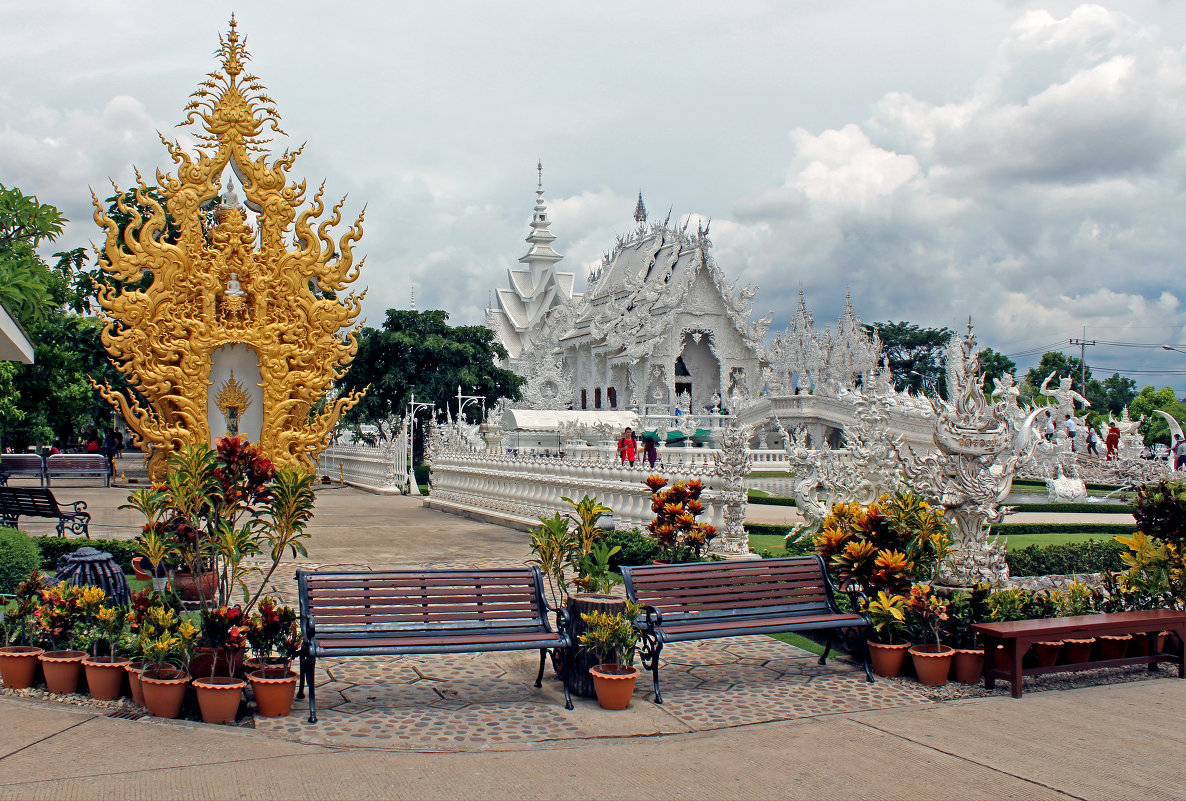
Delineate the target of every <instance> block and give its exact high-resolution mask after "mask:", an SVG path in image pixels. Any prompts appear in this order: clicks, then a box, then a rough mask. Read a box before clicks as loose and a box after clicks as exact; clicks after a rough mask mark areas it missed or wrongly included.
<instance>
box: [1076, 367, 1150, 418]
mask: <svg viewBox="0 0 1186 801" xmlns="http://www.w3.org/2000/svg"><path fill="white" fill-rule="evenodd" d="M1084 394H1085V395H1086V396H1087V399H1088V400H1089V401H1091V410H1092V411H1093V412H1095V413H1097V414H1100V415H1103V417H1105V418H1107V416H1108V413H1109V412H1111V413H1112V414H1115V415H1119V414H1120V413H1121V412H1122V411H1123V410H1124V407H1125V406H1128V405H1129V404H1130V403H1132V401H1133V398H1135V397H1136V396H1137V382H1136V381H1134V380H1132V379H1131V378H1128V377H1127V376H1122V375H1120V374H1119V373H1113V374H1112V375H1111V377H1109V378H1105V379H1104V380H1103V381H1100V380H1099V379H1095V378H1092V379H1089V380H1088V381H1087V392H1085V393H1084Z"/></svg>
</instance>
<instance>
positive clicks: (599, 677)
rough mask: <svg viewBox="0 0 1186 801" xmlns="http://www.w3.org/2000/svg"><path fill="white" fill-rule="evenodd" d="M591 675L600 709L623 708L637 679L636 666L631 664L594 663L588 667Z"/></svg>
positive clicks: (632, 694)
mask: <svg viewBox="0 0 1186 801" xmlns="http://www.w3.org/2000/svg"><path fill="white" fill-rule="evenodd" d="M589 675H590V676H592V677H593V690H594V691H595V692H596V693H597V703H599V704H600V705H601V708H602V709H625V708H626V707H628V706H630V699H631V698H632V697H633V696H634V684H635V682H637V681H638V668H636V667H634V666H633V665H630V666H626V665H614V664H607V665H594V666H593V667H591V668H589Z"/></svg>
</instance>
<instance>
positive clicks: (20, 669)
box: [0, 645, 45, 690]
mask: <svg viewBox="0 0 1186 801" xmlns="http://www.w3.org/2000/svg"><path fill="white" fill-rule="evenodd" d="M43 653H45V652H44V651H42V650H41V649H40V648H34V647H33V646H30V645H9V646H7V647H5V648H0V679H3V681H4V686H5V687H7V688H8V689H10V690H24V689H25V688H27V687H32V686H33V679H34V677H35V676H36V675H37V657H39V656H41V654H43Z"/></svg>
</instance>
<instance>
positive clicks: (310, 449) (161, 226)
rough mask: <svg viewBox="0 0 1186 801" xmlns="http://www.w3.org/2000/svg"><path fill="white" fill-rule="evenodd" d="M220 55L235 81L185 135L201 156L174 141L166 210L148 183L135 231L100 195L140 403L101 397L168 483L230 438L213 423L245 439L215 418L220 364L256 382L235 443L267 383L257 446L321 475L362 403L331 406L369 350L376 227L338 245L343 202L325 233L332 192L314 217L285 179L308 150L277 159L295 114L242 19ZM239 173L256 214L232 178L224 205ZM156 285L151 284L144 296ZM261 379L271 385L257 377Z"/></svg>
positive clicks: (131, 210) (201, 107)
mask: <svg viewBox="0 0 1186 801" xmlns="http://www.w3.org/2000/svg"><path fill="white" fill-rule="evenodd" d="M219 42H220V47H219V49H218V50H217V51H216V56H217V57H218V58H219V59H220V60H221V68H220V69H219V70H216V71H215V72H212V73H210V74H209V77H208V80H205V81H203V82H202V83H201V84H200V85H199V87H198V89H197V91H195V92H194V93H193V95H191V102H190V103H189V105H188V106H186V109H185V111H186V119H185V121H184V122H182V123H181V124H180V125H179V126H178V127H181V126H185V125H193V127H192V128H191V133H192V134H193V135H194V136H195V138H196V139H197V140H198V142H199V143H200V144H199V145H198V148H197V152H196V154H195V155H191V154H190V153H188V152H186V151H185V150H183V149H182V147H181V145H180V144H179V143H177V142H176V141H174V142H170V141H168V140H166V139H165V138H164V137H163V136H162V137H161V141H162V142H163V143H164V145H165V147H166V148H167V149H168V151H169V154H170V156H172V158H173V161H174V163H175V165H176V167H177V174H176V176H174V175H172V174H165V173H162V172H161V171H159V170H158V172H157V184H158V185H159V187H160V190H161V194H162V195H163V196H164V198H165V203H164V207H162V205H161V204H160V203H158V202H157V201H156V200H154V199H153V197H152V196H151V195H150V194H149V193H148V189H149V187H148V186H147V185H146V184H145V182H144V180H143V178H142V177H141V176H140V173H139V172H137V173H136V182H137V188H136V191H135V195H136V201H137V203H138V204H139V205H140V206H141V207H142V208H144V209H148V212H147V213H146V214H141V213H140V211H139V210H138V209H137V208H136V207H135V206H134V205H132V204H130V203H125V202H124V201H123V200H122V198H121V199H120V200H118V201H117V207H118V209H119V211H120V212H121V213H122V214H124V215H127V216H128V217H130V220H131V221H130V222H129V223H128V224H127V225H126V227H125V229H124V231H123V232H122V233H121V231H120V227H119V224H118V223H117V222H116V221H115V220H113V219H112V218H111V216H109V215H108V214H107V213H106V212H105V210H104V208H103V206H102V205H101V204H100V202H99V199H98V197H97V196H96V195H95V194H94V193H93V192H92V193H91V197H92V200H93V202H94V205H95V222H96V223H98V224H99V225H100V226H102V227H103V228H105V229H106V243H105V246H104V248H103V251H102V261H103V262H104V263H103V269H104V270H105V271H106V273H107V274H108V275H109V276H110V277H111V278H113V279H115V280H114V281H113V282H111V283H112V285H111V286H103V287H101V288H100V291H99V294H98V301H99V305H100V307H101V310H102V311H101V313H102V315H103V317H104V318H106V326H105V327H104V330H103V345H104V347H106V349H107V351H108V353H109V354H110V355H111V357H112V359H113V361H114V362H115V363H116V366H117V367H118V368H119V369H120V370H121V371H122V372H123V373H124V374H126V375H127V376H128V380H129V383H130V384H131V386H132V387H133V389H134V390H135V393H130V394H129V395H123V394H121V393H118V392H115V391H113V390H112V389H111V388H110V387H107V386H100V387H99V391H100V392H101V393H102V395H103V397H104V398H106V399H107V400H108V402H110V403H112V404H114V405H115V406H116V407H117V408H118V409H119V410H120V412H122V413H123V416H124V419H125V420H126V421H127V424H128V428H129V429H130V430H131V433H132V437H133V440H134V441H135V442H136V444H137V445H138V446H141V447H147V448H148V449H149V450H150V458H149V471H150V474H151V475H152V476H153V477H154V478H159V477H160V476H161V474H162V473H163V469H164V462H165V458H166V457H167V455H168V454H169V453H170V452H171V451H173V450H175V449H177V448H178V447H180V446H181V445H183V444H185V443H191V442H210V441H211V439H212V436H214V435H216V434H217V433H220V432H217V431H215V432H212V421H214V424H215V428H218V427H222V426H223V425H224V424H225V426H226V429H227V432H228V433H230V427H231V426H230V420H229V419H228V420H226V421H225V423H224V421H223V418H221V417H218V416H216V415H212V414H211V406H212V403H213V404H215V406H216V407H217V405H219V404H218V400H217V399H212V397H211V396H212V394H214V392H215V391H216V390H215V389H213V382H212V380H211V372H212V367H213V366H214V365H215V363H216V362H218V363H220V364H221V363H222V361H220V360H225V362H226V363H227V364H230V365H231V367H232V370H233V369H238V370H239V371H240V378H241V379H245V380H243V381H242V382H240V381H238V380H235V381H234V386H235V389H236V391H237V392H238V393H240V395H241V397H238V398H236V400H237V401H239V403H238V404H231V403H228V404H226V406H227V407H228V408H231V407H233V408H235V410H236V411H235V420H234V427H235V428H236V429H238V428H239V427H240V421H241V420H242V413H243V412H244V411H245V410H246V409H247V408H248V406H249V405H250V404H251V396H250V394H249V393H250V392H251V391H253V385H256V386H257V387H258V388H259V391H260V393H262V394H261V395H257V398H258V400H259V403H260V407H259V408H260V409H261V413H262V416H263V423H262V426H261V428H260V430H259V431H258V432H255V431H245V432H243V433H244V434H245V435H247V436H248V438H249V439H252V440H253V441H256V442H258V444H259V445H260V446H261V447H262V448H263V450H264V451H265V453H267V455H268V456H269V457H270V458H271V459H272V460H273V461H274V462H276V463H277V464H278V465H282V464H292V465H304V466H306V467H309V468H312V467H313V464H314V461H313V460H314V459H315V458H316V456H317V455H318V454H319V453H320V452H321V450H322V449H323V448H324V447H325V443H326V437H327V434H328V433H329V431H330V430H331V429H332V428H333V427H334V425H335V424H336V423H337V421H338V418H339V417H340V415H341V414H342V413H343V412H345V411H346V410H347V409H349V408H350V407H352V406H353V405H354V404H356V403H357V402H358V400H359V398H360V397H361V393H353V394H350V395H347V396H344V397H340V398H337V399H336V400H333V401H332V402H326V403H323V401H325V398H326V392H327V390H328V389H329V388H330V385H331V384H332V382H333V381H334V380H335V379H337V378H339V377H341V375H342V374H343V373H344V372H345V370H346V368H347V366H349V364H350V361H351V360H352V359H353V358H354V354H355V352H356V351H357V349H358V342H357V339H356V337H355V333H354V330H355V329H354V328H353V326H354V321H355V319H356V318H357V316H358V313H359V310H360V304H361V301H362V297H363V296H364V295H365V294H366V293H365V291H364V292H363V293H361V294H358V295H355V294H353V293H351V294H343V293H345V291H346V289H347V287H348V285H349V284H351V283H353V282H354V281H355V280H356V279H357V278H358V274H359V270H360V269H361V267H362V264H363V262H361V261H360V262H359V263H358V264H357V265H355V263H354V259H353V247H354V244H355V243H356V242H357V241H358V240H359V239H360V238H361V236H362V221H363V214H359V215H358V219H357V220H356V221H355V222H354V224H353V225H351V226H349V228H347V229H346V230H345V232H344V233H342V234H341V236H340V237H339V238H338V239H337V240H336V241H335V240H334V238H333V237H332V229H333V228H334V227H335V226H337V225H338V224H339V223H340V222H341V210H342V205H343V203H344V202H345V200H344V199H343V201H342V202H341V203H338V204H337V205H336V206H334V207H333V209H332V210H331V212H330V214H329V216H328V218H326V219H324V220H322V219H320V218H321V217H322V215H323V213H324V211H325V206H324V205H323V203H322V191H323V189H324V186H323V187H322V188H319V189H318V190H317V192H316V194H315V195H314V196H313V200H312V202H311V203H310V204H309V205H308V207H307V208H305V209H303V210H301V209H300V207H301V205H302V204H303V203H304V200H305V183H304V182H303V181H302V182H300V183H288V180H287V177H286V174H287V171H288V170H289V168H291V166H292V164H293V162H294V161H295V160H296V157H297V156H298V155H300V152H301V150H302V149H303V147H304V146H303V145H302V146H301V147H300V148H297V149H296V150H294V151H291V152H290V151H289V150H285V151H284V154H283V155H282V156H280V157H279V158H276V159H274V160H269V155H270V154H269V151H268V150H267V148H266V147H265V145H266V144H267V143H268V142H269V141H270V140H269V139H267V138H265V137H264V135H263V134H264V133H265V131H267V130H269V129H270V131H274V132H276V133H279V134H282V135H283V134H284V132H283V131H282V130H281V128H280V115H279V114H278V113H277V111H276V109H275V107H274V104H273V101H272V99H271V98H269V97H268V96H267V94H265V91H266V90H265V89H264V87H263V85H262V84H261V83H260V82H259V79H258V78H256V77H255V76H254V75H249V74H245V73H244V64H245V62H246V61H247V60H248V59H249V58H250V56H249V55H248V53H247V51H246V49H245V43H246V40H245V39H244V40H243V41H240V37H239V33H238V30H237V29H236V23H235V18H234V17H233V16H232V17H231V22H230V31H229V32H228V33H227V35H226V36H225V37H223V36H221V35H220V36H219ZM195 123H196V124H195ZM228 167H229V168H230V170H231V172H233V173H234V176H235V177H236V178H237V179H238V181H239V184H240V186H241V188H242V191H243V193H244V196H245V204H246V208H244V206H243V205H241V204H240V203H239V200H238V197H237V196H236V194H235V190H234V186H233V184H232V183H231V181H230V176H229V175H228V176H227V185H226V191H225V194H223V196H222V200H221V202H220V203H218V204H217V206H216V207H215V206H214V203H213V201H214V199H215V198H216V196H218V194H219V193H220V190H221V183H222V176H223V173H224V171H226V169H227V168H228ZM113 185H114V184H113ZM118 194H119V191H118V188H117V195H118ZM248 210H250V211H251V212H254V219H252V218H251V217H249V215H248ZM166 213H167V214H166ZM363 213H365V208H364V210H363ZM169 218H171V219H172V221H173V222H174V224H175V225H176V227H177V229H178V230H179V234H178V236H177V238H176V241H175V242H170V241H167V239H166V237H165V236H164V234H165V233H166V232H167V230H168V229H167V223H168V219H169ZM253 222H254V226H255V227H253V225H252V223H253ZM290 244H291V247H290V246H289V245H290ZM364 261H365V260H364ZM145 276H150V277H151V282H150V283H149V284H148V286H147V287H146V288H144V289H137V288H135V287H136V286H137V285H138V284H139V282H141V280H142V279H143V278H144V277H145ZM343 329H350V330H348V331H346V333H345V334H344V335H343V334H342V331H343ZM244 365H246V367H245V366H244ZM256 367H258V371H259V380H258V382H257V381H256V380H254V378H252V377H248V376H247V375H246V373H245V372H244V371H245V370H254V369H256ZM222 374H225V372H223V373H222ZM232 379H233V373H232ZM137 394H138V395H139V396H140V397H142V398H143V402H142V401H141V400H140V398H139V397H137ZM244 399H245V400H244ZM220 411H223V413H224V415H225V409H223V410H220Z"/></svg>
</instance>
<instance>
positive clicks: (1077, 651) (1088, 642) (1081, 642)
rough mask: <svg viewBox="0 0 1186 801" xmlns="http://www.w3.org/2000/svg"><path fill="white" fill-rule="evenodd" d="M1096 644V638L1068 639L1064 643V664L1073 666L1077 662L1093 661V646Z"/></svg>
mask: <svg viewBox="0 0 1186 801" xmlns="http://www.w3.org/2000/svg"><path fill="white" fill-rule="evenodd" d="M1094 644H1095V637H1087V638H1085V639H1067V640H1063V641H1062V663H1063V664H1064V665H1073V664H1075V663H1077V662H1089V661H1091V646H1092V645H1094Z"/></svg>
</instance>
